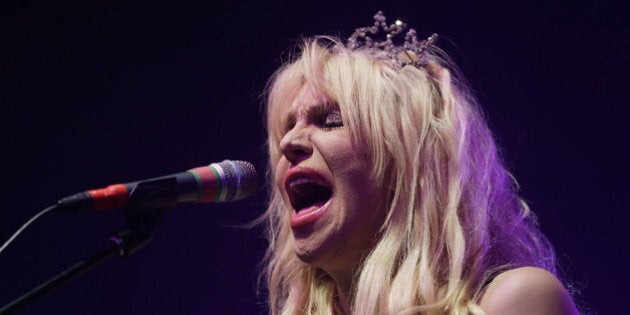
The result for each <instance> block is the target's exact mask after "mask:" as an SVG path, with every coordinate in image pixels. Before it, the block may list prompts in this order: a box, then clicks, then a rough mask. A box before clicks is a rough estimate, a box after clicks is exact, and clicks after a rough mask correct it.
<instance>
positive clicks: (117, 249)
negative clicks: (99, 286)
mask: <svg viewBox="0 0 630 315" xmlns="http://www.w3.org/2000/svg"><path fill="white" fill-rule="evenodd" d="M130 208H131V207H130ZM130 208H127V209H125V215H126V219H127V224H128V226H127V227H125V228H123V229H121V230H120V231H119V232H118V233H116V234H114V235H112V236H111V237H109V239H108V241H107V245H106V246H104V248H102V249H101V250H99V251H98V252H96V253H95V254H93V255H91V256H89V257H88V258H87V259H85V260H82V261H79V262H78V263H76V264H75V265H73V266H71V267H70V268H68V269H66V270H64V271H62V272H61V273H59V274H57V275H56V276H54V277H52V278H50V279H49V280H48V281H46V282H44V283H42V284H40V285H39V286H37V287H35V288H34V289H32V290H31V291H29V292H28V293H26V294H24V295H22V296H20V297H19V298H17V299H15V300H14V301H13V302H11V303H9V304H7V305H5V306H4V307H3V308H2V309H0V315H4V314H10V313H11V312H13V311H15V310H17V309H18V308H20V307H22V306H24V305H26V304H28V303H30V302H32V301H33V300H35V299H36V298H38V297H40V296H42V295H43V294H44V293H46V292H48V291H50V290H52V289H54V288H56V287H58V286H60V285H61V284H63V283H65V282H67V281H69V280H70V279H73V278H75V277H77V276H79V275H81V274H83V273H84V272H86V271H88V270H90V269H92V268H93V267H95V266H96V265H98V264H100V263H102V262H103V261H105V260H107V259H108V258H110V257H112V256H114V255H115V254H119V255H120V256H122V257H127V256H129V255H131V254H133V253H134V252H135V251H136V250H138V249H140V248H141V247H142V246H144V245H145V244H147V243H148V242H149V241H150V239H151V234H152V230H153V228H154V227H155V225H156V224H157V222H158V220H159V218H160V216H161V215H162V213H163V212H164V210H163V209H159V210H152V211H147V210H140V211H138V210H136V209H130Z"/></svg>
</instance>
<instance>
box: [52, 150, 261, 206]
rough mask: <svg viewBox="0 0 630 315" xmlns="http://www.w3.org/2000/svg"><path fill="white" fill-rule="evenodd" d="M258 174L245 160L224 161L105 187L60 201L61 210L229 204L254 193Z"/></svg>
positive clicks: (256, 187)
mask: <svg viewBox="0 0 630 315" xmlns="http://www.w3.org/2000/svg"><path fill="white" fill-rule="evenodd" d="M257 189H258V174H257V172H256V169H255V168H254V166H253V165H252V164H251V163H249V162H245V161H232V160H224V161H222V162H220V163H212V164H210V165H208V166H202V167H196V168H193V169H190V170H188V171H186V172H181V173H177V174H171V175H167V176H160V177H156V178H152V179H147V180H141V181H136V182H131V183H125V184H114V185H109V186H107V187H104V188H100V189H93V190H88V191H85V192H81V193H78V194H75V195H72V196H68V197H65V198H62V199H60V200H59V201H58V202H57V204H58V206H59V209H60V210H62V211H93V210H95V211H99V210H120V209H129V210H159V209H169V208H172V207H175V206H176V205H178V204H180V203H186V202H230V201H235V200H240V199H243V198H246V197H249V196H250V195H252V194H254V193H255V192H256V190H257Z"/></svg>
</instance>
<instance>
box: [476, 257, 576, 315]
mask: <svg viewBox="0 0 630 315" xmlns="http://www.w3.org/2000/svg"><path fill="white" fill-rule="evenodd" d="M479 304H480V306H481V309H483V310H484V311H485V312H486V314H487V315H495V314H496V315H500V314H506V315H528V314H537V315H565V314H566V315H573V314H579V312H578V311H577V309H576V307H575V304H574V303H573V300H572V299H571V297H570V296H569V294H568V293H567V290H566V289H565V288H564V286H563V285H562V283H560V281H559V280H558V279H557V278H556V277H555V276H554V275H553V274H551V273H549V272H548V271H546V270H543V269H540V268H535V267H522V268H516V269H512V270H508V271H506V272H504V273H501V274H499V275H498V276H497V277H496V278H495V279H494V280H493V281H492V282H491V283H490V284H489V285H488V287H487V288H486V292H485V293H484V295H483V297H482V298H481V301H480V303H479Z"/></svg>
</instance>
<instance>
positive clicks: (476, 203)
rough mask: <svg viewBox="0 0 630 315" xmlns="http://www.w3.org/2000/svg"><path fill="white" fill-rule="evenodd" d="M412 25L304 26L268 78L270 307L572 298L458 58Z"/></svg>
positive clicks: (340, 309)
mask: <svg viewBox="0 0 630 315" xmlns="http://www.w3.org/2000/svg"><path fill="white" fill-rule="evenodd" d="M403 29H404V25H403V24H402V23H400V22H398V21H397V23H395V24H392V25H389V26H388V25H387V24H386V22H385V18H384V16H383V15H382V13H380V12H379V13H378V14H377V15H376V16H375V24H374V26H373V27H366V28H360V29H357V31H356V32H355V34H354V35H353V36H352V37H351V38H350V39H349V41H348V43H346V44H344V43H343V42H342V41H340V40H338V39H334V38H329V37H316V38H314V39H308V40H305V41H304V43H303V45H302V47H301V53H300V54H299V56H297V57H296V58H294V60H292V61H291V62H289V63H288V64H286V65H284V66H283V67H282V68H280V69H279V70H278V71H277V72H276V74H275V75H274V76H273V77H272V79H271V81H270V85H269V91H268V102H267V126H268V132H269V139H268V142H269V143H268V145H269V158H270V172H269V177H270V180H271V182H272V183H273V185H272V189H271V196H270V204H269V208H268V211H267V212H266V215H265V218H266V219H267V221H266V222H267V227H268V232H269V242H270V244H269V248H268V251H267V257H266V258H267V269H266V273H265V275H266V280H267V285H268V290H269V302H270V309H271V313H273V314H295V313H298V314H301V313H305V314H331V313H333V314H400V313H402V314H417V313H423V314H442V313H450V314H468V313H473V314H484V313H485V314H574V313H576V310H575V306H574V305H573V302H572V301H571V298H570V297H569V295H568V294H567V292H566V290H565V288H564V287H563V286H562V284H561V283H560V281H559V280H558V279H557V278H556V276H555V258H554V254H553V249H552V247H551V245H550V244H549V242H548V241H547V239H546V238H545V237H544V235H543V234H542V233H541V232H540V231H539V229H538V227H537V225H536V222H535V219H534V217H533V214H531V213H530V212H529V209H528V207H527V205H526V204H525V203H524V202H523V201H522V200H521V199H520V198H519V197H518V195H517V193H516V184H515V182H514V180H513V178H512V177H511V176H510V174H509V173H508V172H507V170H506V169H505V167H504V166H503V163H502V161H501V159H500V157H499V155H498V152H497V148H496V145H495V142H494V140H493V138H492V135H491V133H490V131H489V130H488V127H487V124H486V123H485V121H484V120H483V117H482V115H481V113H480V111H479V109H478V108H477V105H476V103H475V100H474V98H473V97H472V96H471V94H470V92H469V91H468V90H467V88H466V86H465V85H464V84H463V83H462V82H461V81H458V80H457V79H456V78H453V77H452V76H451V71H450V70H449V69H454V65H452V64H451V63H449V62H448V61H447V60H446V58H444V57H441V56H444V55H443V54H441V53H440V51H439V50H438V49H437V48H436V47H435V46H434V43H433V42H434V40H435V35H434V36H432V37H430V38H429V39H428V40H426V41H417V40H416V37H415V32H413V30H410V31H409V32H408V33H407V35H406V37H405V44H401V45H395V44H394V43H393V42H392V41H391V39H392V38H394V37H395V36H396V35H399V33H401V32H402V30H403ZM379 31H384V32H385V33H386V35H387V34H388V36H387V37H386V38H387V39H388V40H383V41H378V40H375V39H372V38H371V37H370V36H374V35H372V34H375V33H378V32H379Z"/></svg>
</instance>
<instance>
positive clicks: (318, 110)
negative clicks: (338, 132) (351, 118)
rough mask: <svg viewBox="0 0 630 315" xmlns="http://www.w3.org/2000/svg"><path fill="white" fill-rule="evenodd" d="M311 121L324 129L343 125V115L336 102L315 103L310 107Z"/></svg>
mask: <svg viewBox="0 0 630 315" xmlns="http://www.w3.org/2000/svg"><path fill="white" fill-rule="evenodd" d="M309 116H311V117H312V118H311V119H312V121H313V122H314V123H316V124H317V125H319V126H320V127H322V128H324V129H333V128H339V127H343V117H342V116H341V111H340V110H339V105H338V104H336V103H326V104H317V105H315V106H313V107H312V108H311V112H310V115H309Z"/></svg>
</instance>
